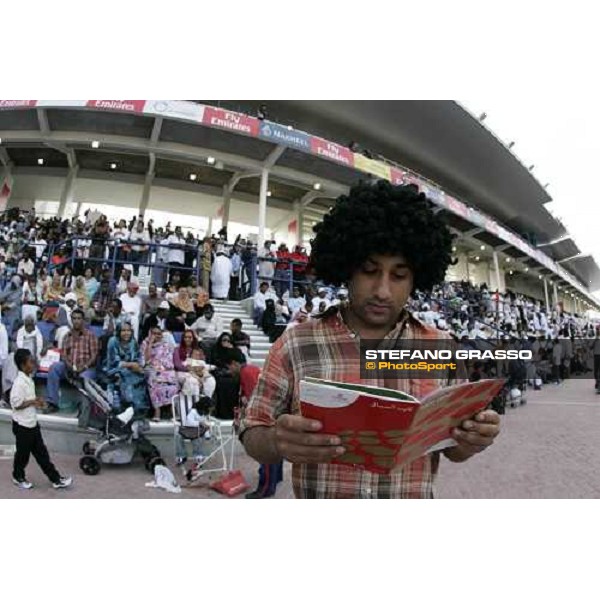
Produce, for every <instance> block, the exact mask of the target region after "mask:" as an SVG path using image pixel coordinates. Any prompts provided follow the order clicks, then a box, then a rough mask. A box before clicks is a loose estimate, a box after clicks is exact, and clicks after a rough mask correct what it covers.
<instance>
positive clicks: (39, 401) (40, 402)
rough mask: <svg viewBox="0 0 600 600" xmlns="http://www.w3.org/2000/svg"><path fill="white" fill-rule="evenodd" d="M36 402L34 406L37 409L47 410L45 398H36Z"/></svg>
mask: <svg viewBox="0 0 600 600" xmlns="http://www.w3.org/2000/svg"><path fill="white" fill-rule="evenodd" d="M34 402H35V405H34V406H35V407H36V408H46V407H47V406H48V404H47V403H46V401H45V400H44V399H43V398H41V397H40V398H36V399H35V400H34Z"/></svg>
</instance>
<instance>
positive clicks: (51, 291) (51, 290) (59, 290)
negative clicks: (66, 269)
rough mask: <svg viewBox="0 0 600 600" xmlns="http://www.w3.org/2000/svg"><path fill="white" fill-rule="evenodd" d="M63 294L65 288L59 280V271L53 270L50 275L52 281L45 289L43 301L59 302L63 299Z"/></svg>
mask: <svg viewBox="0 0 600 600" xmlns="http://www.w3.org/2000/svg"><path fill="white" fill-rule="evenodd" d="M64 295H65V288H64V287H63V285H62V283H61V282H60V273H59V272H58V271H54V274H53V275H52V283H51V284H50V287H48V289H47V290H46V297H45V298H44V301H45V302H60V301H61V300H63V298H64Z"/></svg>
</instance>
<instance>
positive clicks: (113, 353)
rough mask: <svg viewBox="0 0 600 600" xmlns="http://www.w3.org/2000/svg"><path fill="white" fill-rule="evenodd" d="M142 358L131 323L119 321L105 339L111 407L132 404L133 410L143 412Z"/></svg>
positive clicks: (145, 400) (105, 370)
mask: <svg viewBox="0 0 600 600" xmlns="http://www.w3.org/2000/svg"><path fill="white" fill-rule="evenodd" d="M141 358H142V357H141V353H140V347H139V345H138V343H137V342H136V340H135V338H134V337H133V328H132V327H131V323H129V322H128V321H123V322H120V323H119V324H118V325H117V327H116V329H115V331H114V335H113V336H112V337H111V338H110V340H109V341H108V348H107V353H106V360H105V361H104V365H103V373H104V375H105V376H106V378H107V380H108V382H109V383H108V390H109V392H110V394H109V395H110V396H112V398H113V408H115V409H126V408H128V407H129V406H132V407H133V409H134V412H135V414H137V415H140V416H145V415H146V413H147V412H148V409H149V408H150V403H149V401H148V390H147V386H146V375H145V373H144V368H143V366H142V360H141Z"/></svg>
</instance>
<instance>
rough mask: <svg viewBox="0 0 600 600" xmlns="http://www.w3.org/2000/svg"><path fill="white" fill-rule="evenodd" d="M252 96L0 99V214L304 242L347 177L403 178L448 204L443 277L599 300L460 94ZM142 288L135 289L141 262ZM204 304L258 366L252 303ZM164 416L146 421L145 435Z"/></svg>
mask: <svg viewBox="0 0 600 600" xmlns="http://www.w3.org/2000/svg"><path fill="white" fill-rule="evenodd" d="M258 106H259V103H258V102H254V101H209V100H206V101H182V100H166V101H150V100H148V101H145V100H82V101H75V100H73V101H69V100H64V101H63V100H61V101H50V100H20V101H10V100H3V101H0V162H1V164H2V170H0V210H7V209H11V208H15V207H16V208H19V209H21V210H23V211H31V210H32V209H35V211H36V213H38V214H42V213H43V214H44V216H46V217H51V216H54V215H57V216H60V217H63V218H75V217H82V216H83V215H84V213H85V212H86V211H87V210H88V209H98V210H100V211H101V212H104V213H105V214H107V215H108V216H109V219H110V220H111V221H113V220H116V219H120V218H127V219H129V218H131V217H133V216H135V215H143V216H144V217H145V219H146V220H148V219H153V220H154V221H155V224H156V225H166V224H167V223H169V222H170V223H172V224H173V225H181V226H183V227H184V228H185V227H187V228H189V230H191V231H192V232H193V233H195V234H199V235H200V236H201V237H203V236H205V235H209V236H210V235H212V234H216V233H217V232H218V231H219V230H221V229H222V228H223V227H227V229H228V239H229V240H230V241H232V240H233V238H235V237H236V235H238V234H240V235H242V236H243V237H246V238H247V239H248V240H254V241H255V242H256V246H257V247H258V248H261V247H262V246H263V242H264V241H265V240H269V239H274V240H277V241H278V242H281V241H283V242H286V243H287V244H288V245H289V246H290V247H291V246H293V245H295V244H302V245H308V244H309V240H310V237H311V232H312V227H313V226H314V225H315V224H316V223H317V222H319V221H320V220H321V219H322V218H323V216H324V215H325V214H326V213H327V211H328V210H329V209H330V207H331V206H332V205H333V202H334V200H335V198H336V197H338V196H339V195H340V194H343V193H346V192H347V191H348V189H349V187H350V186H351V185H353V184H355V183H357V182H358V181H361V180H377V179H385V180H389V181H391V182H392V183H393V184H401V183H404V184H412V185H414V186H416V187H417V188H418V189H419V190H420V191H422V192H424V193H425V194H426V195H427V196H428V197H429V198H430V199H431V200H432V201H433V202H434V204H435V205H436V206H437V209H438V210H440V211H444V213H445V214H446V216H447V219H448V222H449V223H450V225H451V228H452V230H453V232H454V233H455V234H456V239H455V246H454V256H455V258H456V264H455V265H454V266H453V267H452V268H451V269H450V271H449V273H448V276H447V278H448V279H449V280H454V281H459V280H466V281H469V282H471V283H472V284H474V285H479V284H481V283H485V284H486V285H487V286H488V288H489V289H490V290H498V291H499V292H501V293H503V292H505V291H507V290H510V291H512V292H515V293H517V294H523V295H527V296H528V297H530V298H534V299H536V300H538V301H540V303H541V304H542V305H543V306H545V307H546V310H547V311H548V312H550V311H551V310H552V307H556V306H558V305H560V306H561V307H562V309H563V310H564V311H566V312H569V313H574V314H578V315H582V314H585V313H586V311H589V310H592V309H594V310H598V308H599V305H598V301H597V300H596V298H595V297H594V296H593V292H595V291H596V290H597V289H598V288H600V270H599V269H598V266H597V264H596V263H595V261H594V260H593V259H592V258H591V257H584V256H581V253H580V251H579V248H578V247H577V244H576V242H575V241H574V240H573V239H572V238H571V237H570V236H569V234H568V232H567V231H566V229H565V228H564V226H563V225H562V223H561V222H560V221H559V220H557V219H556V218H555V217H553V216H552V215H551V214H550V212H548V210H546V208H545V205H546V204H547V203H548V202H550V201H551V197H550V196H549V195H548V193H547V191H546V190H545V189H544V188H543V186H542V185H540V183H539V182H538V181H537V180H536V179H535V177H534V176H533V175H532V173H531V172H530V171H529V170H528V169H527V168H526V167H525V166H524V165H522V164H521V163H520V162H519V161H518V159H517V158H516V157H515V156H514V154H513V153H512V152H511V150H510V148H508V147H506V146H505V145H504V144H503V143H502V142H501V141H500V140H498V139H497V138H496V137H495V135H494V134H493V132H491V131H489V130H488V129H487V128H486V127H485V126H484V125H483V124H482V123H481V122H480V121H479V120H478V119H476V118H475V117H474V116H473V115H471V114H469V112H468V111H467V110H466V109H465V108H463V107H462V106H460V105H459V104H457V103H455V102H437V101H436V102H358V101H340V102H338V101H335V102H325V101H273V102H269V103H268V105H267V107H266V108H267V110H266V112H265V111H263V112H262V114H260V115H259V114H258V113H257V108H258ZM259 117H260V118H259ZM69 258H71V257H69ZM113 274H114V265H113ZM255 275H256V274H254V278H253V282H254V284H255ZM140 283H141V286H142V291H144V292H145V291H146V290H147V286H148V284H149V279H148V274H147V273H146V272H142V273H141V275H140ZM252 290H253V288H252ZM246 295H248V294H246ZM213 304H214V306H215V308H216V310H217V312H218V314H220V315H221V316H222V318H223V320H224V322H225V323H227V324H228V323H229V320H230V319H231V318H233V317H240V318H241V319H242V322H243V327H244V330H245V331H246V332H247V333H249V334H250V336H251V340H252V346H253V352H252V357H251V360H252V361H253V362H255V363H256V364H259V365H262V364H263V363H264V359H265V357H266V355H267V353H268V349H269V347H270V343H269V341H268V338H267V337H266V336H264V335H263V333H262V332H261V331H260V330H259V329H258V328H257V327H255V325H254V324H253V323H252V320H251V318H250V314H251V303H250V301H249V300H248V299H245V300H242V301H229V302H226V303H225V302H219V301H215V302H213ZM2 422H3V424H4V425H6V424H7V423H8V416H7V414H3V415H2V414H0V423H2ZM165 427H167V425H166V424H165V423H160V424H155V425H153V428H154V430H155V433H156V435H157V436H160V435H163V434H164V431H165ZM7 431H8V430H7V428H6V427H0V443H4V442H3V439H4V437H6V438H7V439H8V438H9V437H10V435H9V434H8V433H7ZM55 441H56V443H59V442H58V438H57V439H56V440H55Z"/></svg>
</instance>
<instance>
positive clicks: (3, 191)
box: [0, 178, 11, 211]
mask: <svg viewBox="0 0 600 600" xmlns="http://www.w3.org/2000/svg"><path fill="white" fill-rule="evenodd" d="M10 191H11V187H10V185H9V183H8V178H6V179H5V180H4V182H3V183H2V185H0V211H3V210H6V205H7V204H8V198H9V197H10Z"/></svg>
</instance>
